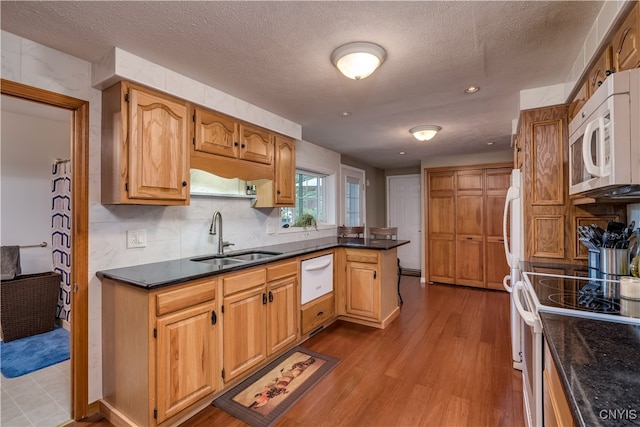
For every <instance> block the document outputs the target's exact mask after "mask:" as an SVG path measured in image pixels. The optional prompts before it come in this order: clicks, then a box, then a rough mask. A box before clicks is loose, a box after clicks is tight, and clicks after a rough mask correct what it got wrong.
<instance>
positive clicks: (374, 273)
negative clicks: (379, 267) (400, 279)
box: [373, 271, 378, 279]
mask: <svg viewBox="0 0 640 427" xmlns="http://www.w3.org/2000/svg"><path fill="white" fill-rule="evenodd" d="M377 276H378V272H377V271H374V272H373V278H374V279H375V278H376V277H377Z"/></svg>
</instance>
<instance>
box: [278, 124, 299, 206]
mask: <svg viewBox="0 0 640 427" xmlns="http://www.w3.org/2000/svg"><path fill="white" fill-rule="evenodd" d="M275 147H276V155H275V157H276V163H275V178H276V179H275V189H274V190H275V204H276V206H295V204H296V186H295V179H296V157H295V141H292V140H290V139H288V138H284V137H282V136H276V138H275Z"/></svg>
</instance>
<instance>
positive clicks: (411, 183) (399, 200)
mask: <svg viewBox="0 0 640 427" xmlns="http://www.w3.org/2000/svg"><path fill="white" fill-rule="evenodd" d="M387 222H388V226H389V227H398V239H399V240H410V241H411V243H409V244H408V245H402V246H400V247H399V248H398V258H400V265H401V266H402V268H403V269H404V268H407V269H411V270H418V271H419V270H420V260H421V259H422V255H421V245H420V175H398V176H389V177H387Z"/></svg>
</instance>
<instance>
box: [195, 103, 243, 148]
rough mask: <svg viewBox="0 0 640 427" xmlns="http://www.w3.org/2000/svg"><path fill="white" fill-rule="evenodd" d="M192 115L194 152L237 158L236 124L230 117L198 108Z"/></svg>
mask: <svg viewBox="0 0 640 427" xmlns="http://www.w3.org/2000/svg"><path fill="white" fill-rule="evenodd" d="M194 115H195V116H194V120H195V139H194V144H195V150H196V151H201V152H203V153H209V154H215V155H218V156H224V157H231V158H236V157H238V154H239V152H240V147H239V145H240V144H239V143H238V124H237V122H236V121H235V120H234V119H233V118H232V117H228V116H225V115H223V114H218V113H215V112H213V111H209V110H202V109H200V108H196V109H195V112H194Z"/></svg>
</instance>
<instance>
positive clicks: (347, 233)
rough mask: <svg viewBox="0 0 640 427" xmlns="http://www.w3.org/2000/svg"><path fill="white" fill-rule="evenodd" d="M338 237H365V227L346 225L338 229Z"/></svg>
mask: <svg viewBox="0 0 640 427" xmlns="http://www.w3.org/2000/svg"><path fill="white" fill-rule="evenodd" d="M338 237H357V238H363V237H364V226H355V227H346V226H344V225H342V226H339V227H338Z"/></svg>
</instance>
